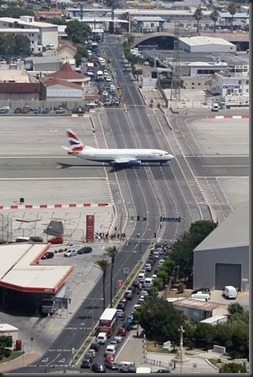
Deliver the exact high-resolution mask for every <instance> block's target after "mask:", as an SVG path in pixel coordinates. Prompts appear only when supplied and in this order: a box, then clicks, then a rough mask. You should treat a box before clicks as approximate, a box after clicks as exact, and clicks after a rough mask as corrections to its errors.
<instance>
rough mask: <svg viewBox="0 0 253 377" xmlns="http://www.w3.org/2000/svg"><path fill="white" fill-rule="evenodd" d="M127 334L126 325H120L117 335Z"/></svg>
mask: <svg viewBox="0 0 253 377" xmlns="http://www.w3.org/2000/svg"><path fill="white" fill-rule="evenodd" d="M126 334H127V330H126V329H125V328H124V327H120V328H119V329H118V332H117V335H120V336H126Z"/></svg>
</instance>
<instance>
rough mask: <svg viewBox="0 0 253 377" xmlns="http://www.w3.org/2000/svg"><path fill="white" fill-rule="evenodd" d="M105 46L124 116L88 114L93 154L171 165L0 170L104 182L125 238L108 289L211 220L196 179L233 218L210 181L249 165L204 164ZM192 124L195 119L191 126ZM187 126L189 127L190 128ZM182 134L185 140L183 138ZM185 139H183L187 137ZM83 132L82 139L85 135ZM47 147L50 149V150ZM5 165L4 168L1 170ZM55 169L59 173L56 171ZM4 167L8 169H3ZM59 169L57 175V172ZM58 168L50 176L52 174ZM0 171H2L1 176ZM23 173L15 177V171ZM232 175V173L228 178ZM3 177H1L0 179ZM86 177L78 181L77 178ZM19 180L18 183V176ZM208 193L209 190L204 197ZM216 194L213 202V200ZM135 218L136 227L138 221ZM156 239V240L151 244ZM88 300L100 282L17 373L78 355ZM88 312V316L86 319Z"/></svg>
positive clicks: (51, 164)
mask: <svg viewBox="0 0 253 377" xmlns="http://www.w3.org/2000/svg"><path fill="white" fill-rule="evenodd" d="M107 42H108V43H105V49H106V50H107V54H108V55H109V56H110V57H111V58H112V66H113V70H114V71H115V72H116V77H117V80H118V83H119V85H120V86H121V87H122V89H123V92H124V95H125V103H126V106H127V107H128V110H127V111H124V110H121V109H106V110H102V111H98V112H96V113H93V114H92V118H93V122H94V126H95V133H94V135H93V136H95V141H96V143H97V145H99V146H100V147H104V146H108V147H114V146H116V147H124V146H128V147H143V148H144V147H152V148H155V147H157V148H161V149H167V150H168V151H169V152H172V153H173V154H174V156H175V159H174V160H172V162H171V163H170V164H167V165H163V166H142V167H140V168H136V169H124V170H119V171H114V170H112V169H110V168H105V169H103V168H100V167H98V166H95V167H94V166H90V165H89V164H86V162H85V163H83V161H80V160H78V159H71V158H66V157H63V156H62V154H60V153H59V157H58V155H57V157H55V155H54V156H53V157H49V158H46V159H45V161H44V160H43V159H39V158H36V159H34V160H32V161H30V162H32V163H31V164H30V163H29V159H27V158H26V155H24V156H23V158H24V159H22V156H21V158H20V159H19V160H17V161H16V162H17V166H16V165H15V163H16V162H15V161H14V164H13V159H10V158H9V159H8V157H7V158H6V157H3V158H1V160H0V164H1V165H0V166H1V167H3V172H4V174H6V175H7V178H11V176H14V175H15V176H16V177H20V176H21V177H24V175H25V176H27V177H34V176H36V177H38V176H39V177H50V176H51V175H54V176H56V177H58V176H59V177H61V178H63V179H67V178H76V179H78V177H79V175H81V176H84V175H86V174H87V175H89V176H91V177H93V178H94V179H95V178H96V177H104V176H106V175H108V180H109V182H110V187H111V191H112V194H113V198H114V201H115V204H116V207H117V209H118V224H117V225H118V227H119V229H124V227H125V226H126V225H127V228H128V231H129V235H130V236H129V238H128V244H126V245H124V247H123V249H122V251H121V253H120V255H119V256H118V257H117V259H116V265H115V269H114V271H115V274H114V286H116V284H117V280H118V279H122V278H124V275H123V270H122V267H123V266H124V265H125V266H128V267H129V268H130V270H131V269H132V268H133V266H134V265H135V264H136V263H137V261H138V260H139V255H140V254H139V253H133V251H134V250H139V251H140V252H141V253H142V254H144V253H145V252H146V250H147V249H148V246H149V244H150V243H151V242H152V241H155V239H157V240H164V241H165V240H166V241H168V240H175V239H177V238H178V237H179V236H180V235H181V234H182V233H183V232H184V231H185V230H188V228H189V226H190V224H191V223H192V222H194V221H196V220H199V219H210V218H211V216H210V210H209V204H210V199H209V198H206V196H205V193H203V189H202V186H201V184H200V183H199V181H198V179H199V177H203V180H204V182H206V180H207V179H209V178H208V177H214V178H215V179H214V181H212V186H210V185H211V184H210V182H209V181H208V184H206V187H208V189H209V191H211V192H212V195H213V196H212V198H213V197H215V205H217V213H218V215H219V216H220V217H221V218H223V219H224V217H226V216H227V214H228V213H229V212H230V211H231V210H232V207H231V204H230V203H229V201H228V200H227V199H226V197H225V195H224V193H223V191H222V189H221V188H220V187H219V184H218V183H217V182H216V177H215V174H219V175H220V174H222V173H223V176H224V177H225V176H228V175H229V174H230V176H231V175H235V176H244V175H247V169H248V166H247V165H248V157H247V156H241V157H240V158H239V159H237V158H233V160H231V159H230V158H228V157H226V158H228V159H224V156H221V157H219V158H214V157H213V156H211V157H209V156H208V157H205V153H203V151H202V149H201V148H200V145H199V143H198V142H197V141H196V140H195V138H194V137H193V135H192V134H191V133H190V132H189V128H188V126H187V123H186V122H185V119H183V120H182V121H181V122H176V121H175V119H174V118H172V119H170V120H169V121H170V122H171V124H172V125H173V126H174V129H173V132H172V131H171V129H170V127H169V126H168V122H167V120H166V119H165V117H164V115H163V114H162V113H161V112H160V110H151V109H147V108H146V107H145V106H144V103H143V100H142V98H141V96H140V94H139V91H138V89H137V88H136V87H135V85H134V84H133V83H132V82H131V80H130V79H129V75H128V73H126V72H124V71H123V70H122V66H121V62H120V59H121V52H120V51H119V47H118V46H116V45H115V44H114V40H110V39H109V40H108V41H107ZM198 118H199V117H198V116H197V117H196V116H195V118H194V119H198ZM194 119H192V120H194ZM183 131H185V133H184V132H183ZM186 131H187V137H186V136H185V135H186ZM85 132H88V133H89V131H88V130H87V129H85ZM50 145H51V144H50ZM46 152H47V153H48V154H50V148H49V150H47V151H44V150H43V155H44V154H45V155H46V154H47V153H46ZM6 164H7V165H6ZM58 165H60V168H58ZM5 166H7V168H5ZM63 166H64V167H63ZM56 167H57V168H56ZM0 170H1V169H0ZM22 170H23V171H24V172H23V173H22V174H21V173H19V172H20V171H22ZM234 171H235V173H234ZM3 172H2V173H1V174H2V177H4V175H3ZM84 172H85V173H84ZM19 174H20V175H19ZM210 187H211V188H212V190H210ZM214 193H215V195H214ZM137 216H140V219H139V220H138V219H137ZM160 216H162V217H173V218H178V217H179V216H180V217H181V219H182V221H181V222H175V223H171V222H169V223H168V222H162V223H161V222H160ZM138 233H139V237H137V235H138ZM155 233H156V237H155ZM106 284H107V285H106V291H107V296H108V297H107V298H106V305H107V304H108V303H109V282H108V280H107V283H106ZM94 297H96V298H97V297H102V282H101V280H99V282H98V283H97V284H96V285H95V287H94V288H93V289H92V291H91V293H90V294H89V296H88V299H87V300H85V301H84V302H83V304H82V305H81V307H80V309H79V310H78V311H77V313H75V315H74V316H73V318H72V319H71V320H70V322H69V323H68V324H67V325H66V326H65V328H64V330H63V331H62V332H61V333H60V334H59V336H58V338H57V339H56V340H55V341H54V343H53V344H52V345H51V347H50V349H49V350H48V351H47V352H46V353H45V354H44V355H43V357H42V358H41V360H39V361H38V362H37V363H36V364H34V365H31V366H29V367H25V368H22V369H21V370H16V371H15V372H22V373H39V372H42V373H45V372H49V371H51V370H52V369H51V368H54V369H57V368H58V369H65V368H66V366H67V365H68V363H69V362H70V360H71V358H72V356H73V355H72V350H73V348H75V349H78V348H79V347H80V345H81V344H82V342H83V341H84V339H85V338H86V337H87V336H88V334H89V332H90V330H91V327H92V322H94V320H96V319H97V318H99V315H100V314H101V313H102V305H98V307H93V308H92V310H91V301H92V299H93V298H94ZM87 309H88V313H89V314H88V315H87Z"/></svg>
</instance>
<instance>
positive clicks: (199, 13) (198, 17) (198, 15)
mask: <svg viewBox="0 0 253 377" xmlns="http://www.w3.org/2000/svg"><path fill="white" fill-rule="evenodd" d="M202 16H203V12H202V9H201V7H198V8H197V9H196V10H195V13H194V17H195V20H196V21H197V33H198V34H199V21H200V20H201V18H202Z"/></svg>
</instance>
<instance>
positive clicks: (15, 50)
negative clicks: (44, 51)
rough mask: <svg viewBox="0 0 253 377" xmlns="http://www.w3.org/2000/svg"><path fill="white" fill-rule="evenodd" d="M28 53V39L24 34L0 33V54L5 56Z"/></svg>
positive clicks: (26, 54)
mask: <svg viewBox="0 0 253 377" xmlns="http://www.w3.org/2000/svg"><path fill="white" fill-rule="evenodd" d="M30 53H31V51H30V41H29V39H28V38H27V37H26V36H24V35H20V34H17V35H12V34H9V33H5V34H4V33H2V34H1V35H0V55H2V56H5V57H9V56H28V55H30Z"/></svg>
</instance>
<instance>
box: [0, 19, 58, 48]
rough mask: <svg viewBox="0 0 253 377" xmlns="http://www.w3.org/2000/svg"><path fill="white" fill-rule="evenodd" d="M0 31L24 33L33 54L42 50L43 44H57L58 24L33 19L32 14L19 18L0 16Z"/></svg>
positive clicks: (55, 45)
mask: <svg viewBox="0 0 253 377" xmlns="http://www.w3.org/2000/svg"><path fill="white" fill-rule="evenodd" d="M0 30H1V31H0V32H1V33H13V32H14V33H16V34H17V33H19V34H24V35H25V36H27V37H28V38H29V40H30V48H31V51H32V52H33V53H35V54H37V53H40V52H42V51H43V46H46V45H48V44H52V45H53V46H54V47H55V48H57V46H58V25H54V24H50V23H46V22H38V21H34V17H33V16H21V17H20V18H19V19H17V18H12V17H0Z"/></svg>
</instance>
